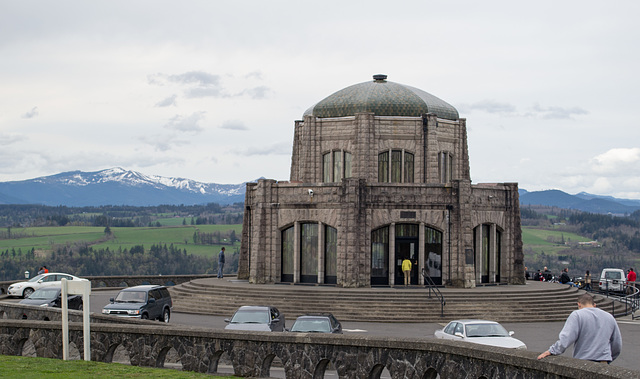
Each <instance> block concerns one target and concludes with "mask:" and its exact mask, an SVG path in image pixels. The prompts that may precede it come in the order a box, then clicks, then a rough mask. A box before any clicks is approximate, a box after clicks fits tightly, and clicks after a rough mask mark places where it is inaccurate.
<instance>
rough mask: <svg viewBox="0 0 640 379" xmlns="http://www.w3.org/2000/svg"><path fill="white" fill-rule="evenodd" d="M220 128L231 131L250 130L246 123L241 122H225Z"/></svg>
mask: <svg viewBox="0 0 640 379" xmlns="http://www.w3.org/2000/svg"><path fill="white" fill-rule="evenodd" d="M220 127H221V128H222V129H229V130H249V128H247V126H246V125H245V124H244V122H242V121H240V120H227V121H225V122H223V123H222V125H221V126H220Z"/></svg>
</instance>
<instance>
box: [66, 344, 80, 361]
mask: <svg viewBox="0 0 640 379" xmlns="http://www.w3.org/2000/svg"><path fill="white" fill-rule="evenodd" d="M80 359H82V356H81V355H80V350H78V346H76V344H75V342H69V360H70V361H77V360H80Z"/></svg>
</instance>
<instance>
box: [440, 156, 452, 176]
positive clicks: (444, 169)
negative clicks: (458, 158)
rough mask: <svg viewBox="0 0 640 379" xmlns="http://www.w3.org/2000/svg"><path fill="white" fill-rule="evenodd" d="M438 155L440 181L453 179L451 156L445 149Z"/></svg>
mask: <svg viewBox="0 0 640 379" xmlns="http://www.w3.org/2000/svg"><path fill="white" fill-rule="evenodd" d="M438 155H439V157H438V172H439V174H440V183H449V182H450V181H451V180H452V179H453V176H452V175H453V156H452V155H451V153H449V152H446V151H442V152H440V153H439V154H438Z"/></svg>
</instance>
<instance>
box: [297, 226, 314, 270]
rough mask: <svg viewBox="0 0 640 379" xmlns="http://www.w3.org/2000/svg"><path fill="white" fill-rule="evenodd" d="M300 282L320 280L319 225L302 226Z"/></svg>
mask: <svg viewBox="0 0 640 379" xmlns="http://www.w3.org/2000/svg"><path fill="white" fill-rule="evenodd" d="M300 227H301V229H300V281H301V282H306V283H313V282H316V283H317V280H318V224H301V225H300Z"/></svg>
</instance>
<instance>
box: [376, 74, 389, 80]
mask: <svg viewBox="0 0 640 379" xmlns="http://www.w3.org/2000/svg"><path fill="white" fill-rule="evenodd" d="M373 80H375V81H376V82H384V81H385V80H387V75H385V74H375V75H373Z"/></svg>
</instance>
